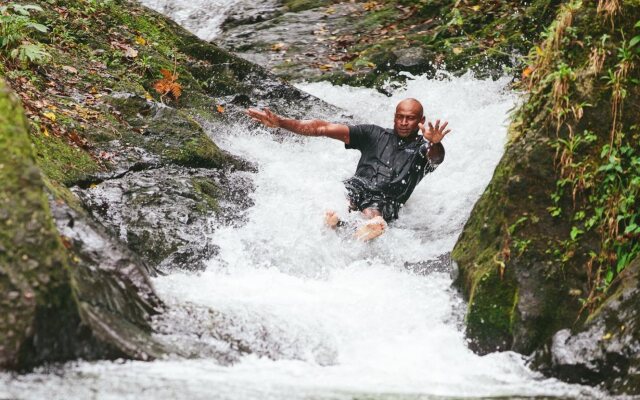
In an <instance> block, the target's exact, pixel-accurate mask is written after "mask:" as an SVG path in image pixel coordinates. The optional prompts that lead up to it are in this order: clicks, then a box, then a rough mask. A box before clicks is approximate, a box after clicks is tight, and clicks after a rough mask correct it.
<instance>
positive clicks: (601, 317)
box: [535, 259, 640, 395]
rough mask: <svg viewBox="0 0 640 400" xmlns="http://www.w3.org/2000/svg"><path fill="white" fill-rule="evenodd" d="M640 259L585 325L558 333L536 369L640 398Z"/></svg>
mask: <svg viewBox="0 0 640 400" xmlns="http://www.w3.org/2000/svg"><path fill="white" fill-rule="evenodd" d="M638 304H640V259H636V260H635V261H634V262H633V263H631V265H629V266H628V267H627V269H626V270H625V271H624V274H623V275H622V276H621V279H620V284H619V287H618V288H617V289H616V290H615V291H614V293H613V294H612V295H611V296H610V297H609V298H608V299H607V301H606V302H605V303H604V304H603V305H602V306H601V307H600V309H599V310H598V311H597V312H596V314H595V315H593V316H592V317H591V318H590V319H589V320H588V321H587V322H586V323H585V324H583V325H582V326H579V327H577V328H574V329H573V330H570V329H563V330H560V331H558V332H557V333H556V334H555V335H554V336H553V338H552V339H551V341H550V344H549V345H548V346H545V347H544V348H542V349H541V350H539V351H538V352H537V353H536V354H535V364H537V367H538V368H539V369H541V370H543V371H545V372H546V373H548V374H551V375H554V376H557V377H558V378H560V379H562V380H566V381H569V382H575V383H582V384H588V385H600V386H602V387H604V388H606V389H607V390H609V391H611V392H613V393H616V394H627V395H640V311H639V310H638Z"/></svg>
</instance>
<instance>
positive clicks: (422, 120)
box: [420, 115, 427, 125]
mask: <svg viewBox="0 0 640 400" xmlns="http://www.w3.org/2000/svg"><path fill="white" fill-rule="evenodd" d="M426 121H427V117H425V116H424V115H423V116H422V118H421V119H420V123H421V124H422V125H424V123H425V122H426Z"/></svg>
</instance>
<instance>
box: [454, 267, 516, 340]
mask: <svg viewBox="0 0 640 400" xmlns="http://www.w3.org/2000/svg"><path fill="white" fill-rule="evenodd" d="M498 268H499V266H498V265H494V266H493V268H491V269H490V270H489V271H487V272H485V273H484V274H483V275H482V276H481V277H479V278H478V279H476V280H475V282H474V285H473V287H472V288H471V294H470V297H469V310H468V312H467V321H466V322H467V335H468V336H469V337H471V338H473V340H474V341H476V342H475V343H474V346H473V347H476V348H477V349H479V350H480V351H481V352H484V351H487V350H490V351H493V350H494V349H497V350H507V349H510V348H511V345H512V341H513V324H514V321H515V319H516V316H515V312H516V305H517V304H518V287H517V284H516V282H515V281H514V278H513V273H511V272H507V273H506V274H505V276H503V277H502V278H501V277H500V275H499V272H498V271H499V269H498Z"/></svg>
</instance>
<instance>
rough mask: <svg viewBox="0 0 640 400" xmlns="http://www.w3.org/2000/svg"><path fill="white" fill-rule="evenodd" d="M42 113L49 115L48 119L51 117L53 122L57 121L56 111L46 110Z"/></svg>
mask: <svg viewBox="0 0 640 400" xmlns="http://www.w3.org/2000/svg"><path fill="white" fill-rule="evenodd" d="M42 115H43V116H45V117H47V118H48V119H50V120H51V121H52V122H56V115H55V114H54V113H52V112H46V113H44V114H42Z"/></svg>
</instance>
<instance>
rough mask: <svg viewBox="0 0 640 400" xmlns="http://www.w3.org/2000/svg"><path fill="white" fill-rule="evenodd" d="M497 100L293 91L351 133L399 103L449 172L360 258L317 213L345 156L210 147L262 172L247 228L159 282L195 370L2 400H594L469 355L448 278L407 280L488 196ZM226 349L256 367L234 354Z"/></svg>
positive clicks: (487, 92)
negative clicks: (406, 104)
mask: <svg viewBox="0 0 640 400" xmlns="http://www.w3.org/2000/svg"><path fill="white" fill-rule="evenodd" d="M505 84H506V82H505V81H504V80H503V81H497V82H493V81H480V80H476V79H473V78H472V77H468V76H467V77H462V78H453V79H450V80H448V79H445V80H427V79H425V78H417V79H415V80H413V81H411V82H410V83H409V85H408V87H407V88H406V89H402V90H399V91H397V92H396V93H395V94H394V95H393V97H392V98H387V97H385V96H382V95H380V94H378V93H376V92H374V91H372V90H368V89H355V88H349V87H334V86H332V85H329V84H326V83H321V84H303V85H300V88H301V89H303V90H306V91H309V92H311V93H313V94H315V95H316V96H319V97H321V98H323V99H325V100H327V101H328V102H331V103H334V104H336V105H338V106H341V107H343V108H345V109H347V110H348V111H350V112H352V113H353V114H354V116H355V117H356V119H358V120H361V121H367V122H370V123H376V124H381V125H383V126H389V125H390V124H391V123H392V116H393V107H394V106H395V104H396V103H397V101H398V100H399V99H401V98H404V97H416V98H418V99H420V100H421V101H423V103H424V104H425V108H426V112H427V117H428V118H429V119H431V120H433V119H435V118H441V119H445V120H448V121H449V122H450V126H451V128H452V129H453V132H452V133H451V134H450V135H449V136H448V137H447V138H446V139H445V147H446V150H447V156H446V160H445V162H444V163H443V164H442V165H441V166H440V167H439V168H438V169H437V170H436V171H435V172H434V173H433V174H431V175H428V176H427V177H426V178H425V179H424V180H423V182H421V184H420V185H419V186H418V188H417V189H416V191H415V192H414V194H413V196H412V198H411V199H410V200H409V201H408V202H407V204H406V207H404V208H403V209H402V210H401V216H400V219H399V220H398V221H397V222H396V223H394V224H393V225H392V227H391V228H390V229H389V231H388V232H387V233H386V234H385V235H384V236H382V237H380V238H379V239H376V240H375V241H373V242H372V243H367V244H363V243H360V242H357V241H353V240H351V239H350V237H349V236H348V235H346V236H345V235H337V234H336V233H335V232H333V231H330V230H329V229H327V228H325V227H324V226H323V224H322V215H323V211H324V210H325V209H327V208H333V209H335V210H338V211H339V212H340V213H341V214H343V215H346V201H345V199H344V189H343V187H342V184H341V180H343V179H345V178H347V177H349V176H350V175H351V174H352V173H353V171H354V170H355V164H356V162H357V159H358V153H357V152H356V151H353V150H351V151H347V150H345V149H344V147H343V146H342V145H341V143H339V142H337V141H332V140H330V139H323V138H300V137H294V136H285V137H284V138H283V137H282V136H280V135H276V134H274V133H273V132H272V131H269V130H267V129H265V128H259V127H255V126H252V127H247V126H246V125H242V124H241V123H238V125H236V126H232V127H230V128H229V129H228V130H227V131H226V132H212V135H214V137H215V140H216V141H217V142H218V143H220V145H221V146H223V147H225V148H226V149H228V150H230V151H232V152H234V153H236V154H240V155H242V156H244V157H246V158H248V159H251V160H253V161H255V162H256V163H257V164H258V165H259V168H260V172H259V173H258V174H256V175H254V176H253V179H254V182H255V186H256V191H255V193H254V194H253V197H254V200H255V206H254V207H252V208H250V209H249V210H248V211H247V215H246V220H247V223H246V224H244V225H242V226H229V227H225V228H221V229H219V230H218V231H217V232H216V233H215V234H214V235H213V236H212V237H211V238H209V240H212V241H213V242H214V243H215V244H217V245H218V246H219V247H220V254H219V255H218V256H217V257H215V258H213V259H212V260H210V261H209V266H208V269H207V270H206V271H205V272H203V273H200V274H183V273H175V274H172V275H169V276H164V277H159V278H156V279H155V284H156V287H157V290H158V292H159V294H160V296H161V297H162V298H163V300H164V301H165V302H166V303H167V304H168V305H169V307H170V310H171V311H170V312H169V313H168V314H167V315H166V316H164V317H163V318H162V320H158V321H156V325H157V328H158V330H159V331H160V332H162V333H161V334H160V335H159V337H160V338H161V339H163V340H171V341H173V342H174V343H177V344H178V345H179V346H183V347H189V346H193V344H194V343H197V345H198V346H200V348H201V349H202V351H201V353H200V354H201V355H202V357H203V358H200V359H195V360H186V359H180V358H170V359H166V360H158V361H154V362H150V363H145V362H95V363H89V362H78V363H69V364H67V365H66V366H64V367H63V368H61V369H60V370H57V371H56V372H55V373H50V372H45V371H39V372H36V373H32V374H29V375H25V376H19V377H11V376H8V375H4V376H1V377H0V398H5V397H10V398H11V397H18V398H45V397H46V398H65V399H71V398H78V399H80V398H100V399H108V398H114V399H115V398H117V399H122V398H136V399H140V398H144V399H152V398H157V397H160V398H189V399H199V398H202V399H204V398H211V399H295V398H300V399H355V398H370V399H378V398H379V399H400V398H402V399H415V398H434V397H437V398H439V397H505V396H506V397H516V396H551V397H582V396H594V395H596V394H597V393H595V392H593V391H592V390H591V389H588V388H584V387H580V386H572V385H567V384H563V383H561V382H558V381H556V380H549V379H543V378H542V377H541V376H539V375H538V374H537V373H535V372H532V371H531V370H529V369H528V368H527V367H526V365H525V361H524V360H523V358H522V357H521V356H519V355H516V354H514V353H510V352H504V353H494V354H490V355H487V356H478V355H476V354H474V353H472V352H471V351H470V350H469V349H468V348H467V344H466V341H465V338H464V333H463V328H462V317H463V312H464V305H463V304H462V301H461V299H460V298H459V296H458V295H457V294H456V293H455V292H454V291H452V290H451V288H450V286H451V277H450V274H449V273H448V272H438V271H437V270H436V271H427V272H426V273H422V274H416V273H414V272H412V271H411V268H410V267H409V268H408V267H407V266H411V265H412V264H414V263H416V262H418V261H424V260H430V259H435V258H437V257H438V256H439V255H441V254H443V253H447V252H449V251H450V250H451V248H452V247H453V245H454V243H455V240H456V237H457V235H458V234H459V233H460V231H461V229H462V227H463V224H464V222H465V220H466V219H467V217H468V215H469V213H470V210H471V208H472V206H473V204H474V202H475V201H476V200H477V198H478V196H479V195H480V194H481V192H482V190H483V189H484V187H485V186H486V185H487V183H488V182H489V180H490V178H491V175H492V172H493V169H494V168H495V165H496V164H497V162H498V160H499V158H500V156H501V154H502V151H503V146H504V142H505V136H506V133H505V132H506V127H505V123H506V118H507V113H508V111H509V109H510V108H511V107H512V106H513V104H514V101H515V97H514V95H513V94H511V93H509V92H507V91H505V90H504V89H503V88H504V86H505ZM327 118H331V116H327ZM203 310H204V311H203ZM207 310H214V312H208V311H207ZM234 343H236V345H235V346H234ZM237 343H241V344H242V346H243V347H244V348H246V349H250V350H251V352H252V354H247V353H243V352H239V351H237ZM3 386H4V387H3Z"/></svg>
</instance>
